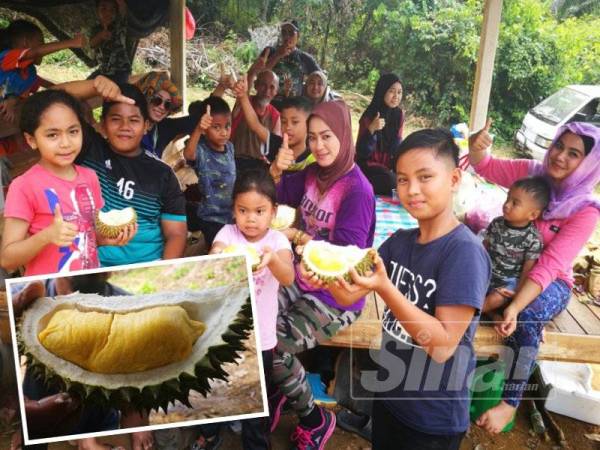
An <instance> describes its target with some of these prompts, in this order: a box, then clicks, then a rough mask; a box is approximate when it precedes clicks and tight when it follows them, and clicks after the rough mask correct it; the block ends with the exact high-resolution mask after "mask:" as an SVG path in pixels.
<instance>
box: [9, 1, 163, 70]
mask: <svg viewBox="0 0 600 450" xmlns="http://www.w3.org/2000/svg"><path fill="white" fill-rule="evenodd" d="M95 4H96V2H95V1H94V0H91V1H90V0H84V1H82V0H79V1H77V0H66V1H65V0H33V1H31V0H28V1H23V0H9V1H5V0H0V7H2V8H8V9H12V10H13V11H18V12H22V13H25V14H28V15H30V16H32V17H35V18H36V19H37V20H39V21H40V23H41V24H42V25H44V27H46V29H47V30H48V31H49V32H50V33H52V34H53V35H54V36H56V38H57V39H59V40H62V39H68V38H71V37H72V36H73V35H74V34H75V33H77V32H83V33H86V34H89V33H90V31H91V30H92V28H93V27H94V26H96V25H97V24H98V18H97V16H96V6H95ZM126 4H127V23H128V42H127V47H128V50H129V54H130V58H131V59H133V55H134V54H135V49H136V47H137V42H138V40H139V39H140V38H142V37H145V36H147V35H149V34H150V33H152V32H153V31H154V30H155V29H156V28H157V27H159V26H161V25H164V24H165V23H166V22H167V20H168V17H169V2H168V1H164V0H126ZM73 51H74V52H75V53H76V54H77V56H79V57H80V58H81V59H82V60H83V61H84V62H85V63H86V64H87V65H89V66H90V67H92V66H94V65H95V63H94V62H93V59H92V55H91V52H90V51H89V50H86V49H73Z"/></svg>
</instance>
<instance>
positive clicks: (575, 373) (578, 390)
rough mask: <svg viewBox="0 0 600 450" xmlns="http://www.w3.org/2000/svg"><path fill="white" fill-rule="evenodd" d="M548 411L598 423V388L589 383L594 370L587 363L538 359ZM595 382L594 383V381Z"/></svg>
mask: <svg viewBox="0 0 600 450" xmlns="http://www.w3.org/2000/svg"><path fill="white" fill-rule="evenodd" d="M538 364H539V366H540V373H541V376H542V384H543V385H544V388H545V390H546V392H547V394H546V395H547V397H546V402H545V403H544V405H545V407H546V409H547V410H548V411H552V412H555V413H558V414H562V415H564V416H568V417H572V418H573V419H577V420H581V421H583V422H587V423H591V424H594V425H600V391H598V390H594V389H593V387H592V377H593V376H594V372H593V370H592V368H591V367H590V366H589V365H588V364H573V363H558V362H554V361H540V362H539V363H538ZM594 385H597V383H594Z"/></svg>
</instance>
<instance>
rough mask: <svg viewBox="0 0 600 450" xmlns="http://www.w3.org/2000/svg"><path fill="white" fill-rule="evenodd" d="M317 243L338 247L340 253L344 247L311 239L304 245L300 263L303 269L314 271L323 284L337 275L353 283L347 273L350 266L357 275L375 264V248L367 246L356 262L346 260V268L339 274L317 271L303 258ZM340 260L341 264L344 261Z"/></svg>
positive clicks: (371, 268) (362, 273)
mask: <svg viewBox="0 0 600 450" xmlns="http://www.w3.org/2000/svg"><path fill="white" fill-rule="evenodd" d="M319 245H326V246H328V247H334V248H335V247H339V249H340V252H339V254H340V255H341V254H343V253H344V249H345V248H346V247H344V246H336V245H333V244H330V243H328V242H325V241H313V240H311V241H309V243H308V244H307V245H306V246H305V248H304V251H303V255H302V265H303V266H304V269H305V270H307V271H310V272H312V273H314V274H315V275H316V276H317V278H319V280H321V281H322V282H324V283H325V284H328V283H331V282H333V281H335V280H336V279H337V277H338V276H341V277H343V278H344V280H346V281H347V282H349V283H350V284H353V281H352V277H351V276H350V273H349V272H350V268H351V267H354V269H355V270H356V272H357V273H358V274H359V275H364V274H365V273H367V272H369V271H371V270H373V267H374V265H375V259H376V257H377V250H375V249H374V248H368V249H364V256H363V257H362V258H361V259H360V260H358V261H357V262H354V263H353V264H352V263H350V262H346V268H345V269H344V270H343V272H342V273H340V274H339V275H327V274H325V273H319V271H318V270H317V269H316V268H315V267H312V266H311V265H310V264H309V263H308V262H307V261H306V258H305V255H308V254H309V252H310V251H311V250H312V247H315V246H319ZM340 262H341V263H342V264H343V263H344V262H343V260H341V261H340Z"/></svg>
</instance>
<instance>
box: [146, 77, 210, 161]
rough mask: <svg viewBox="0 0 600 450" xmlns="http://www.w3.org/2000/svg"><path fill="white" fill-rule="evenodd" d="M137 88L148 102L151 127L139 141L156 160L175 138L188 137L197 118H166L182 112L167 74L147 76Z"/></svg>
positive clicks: (173, 86)
mask: <svg viewBox="0 0 600 450" xmlns="http://www.w3.org/2000/svg"><path fill="white" fill-rule="evenodd" d="M136 85H137V86H138V87H139V88H140V90H141V91H142V92H143V93H144V95H145V96H146V99H147V100H148V115H149V116H150V127H149V129H148V131H147V132H146V134H145V136H144V138H143V139H142V147H143V148H144V149H145V150H147V151H149V152H150V153H153V154H154V155H156V156H157V157H158V158H160V157H162V153H163V150H164V149H165V147H166V146H167V145H168V144H169V142H171V141H172V140H173V139H175V137H176V136H177V135H181V134H190V133H191V132H192V131H193V130H194V127H195V126H196V123H197V122H198V120H199V119H200V117H196V116H183V117H177V118H168V116H169V115H171V114H172V113H174V112H176V111H179V110H180V109H181V104H182V101H181V96H180V95H179V91H178V90H177V86H175V84H173V82H172V81H171V80H170V79H169V74H168V73H167V72H150V73H149V74H147V75H145V76H144V77H143V78H141V79H140V80H139V81H138V82H137V83H136Z"/></svg>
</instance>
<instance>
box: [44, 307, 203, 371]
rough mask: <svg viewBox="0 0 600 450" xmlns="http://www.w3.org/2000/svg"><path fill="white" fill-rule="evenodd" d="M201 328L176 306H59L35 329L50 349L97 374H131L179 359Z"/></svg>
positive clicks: (184, 311) (187, 354)
mask: <svg viewBox="0 0 600 450" xmlns="http://www.w3.org/2000/svg"><path fill="white" fill-rule="evenodd" d="M204 330H205V325H204V324H203V323H202V322H198V321H194V320H191V319H190V317H189V315H188V314H187V312H186V310H185V309H184V308H182V307H181V306H174V305H172V306H157V307H153V308H147V309H143V310H140V311H133V312H127V313H110V312H94V311H80V310H78V309H62V310H58V311H56V312H55V313H54V314H53V315H52V317H51V318H50V320H49V322H48V324H47V326H46V327H45V328H44V329H43V330H42V331H41V332H40V333H39V335H38V339H39V341H40V343H41V344H42V345H43V346H44V348H46V350H48V351H49V352H51V353H53V354H55V355H56V356H59V357H60V358H63V359H65V360H67V361H70V362H72V363H74V364H77V365H78V366H80V367H83V368H84V369H86V370H89V371H91V372H96V373H109V374H114V373H134V372H142V371H145V370H150V369H154V368H157V367H162V366H165V365H168V364H171V363H174V362H178V361H182V360H184V359H185V358H187V357H188V356H189V355H190V353H191V352H192V346H193V345H194V342H195V341H196V340H197V339H198V337H200V336H201V335H202V334H203V333H204Z"/></svg>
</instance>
